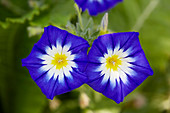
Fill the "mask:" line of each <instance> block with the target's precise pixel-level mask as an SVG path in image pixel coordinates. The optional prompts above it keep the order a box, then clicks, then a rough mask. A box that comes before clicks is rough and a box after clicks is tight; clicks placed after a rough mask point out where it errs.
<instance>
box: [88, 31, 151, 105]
mask: <svg viewBox="0 0 170 113" xmlns="http://www.w3.org/2000/svg"><path fill="white" fill-rule="evenodd" d="M138 36H139V33H137V32H126V33H113V34H106V35H102V36H100V37H98V39H96V40H95V41H94V42H93V44H92V47H91V50H90V51H89V54H88V58H89V63H88V65H87V69H86V73H87V76H88V85H89V86H91V87H92V88H93V89H94V90H96V91H98V92H100V93H102V94H104V95H105V96H106V97H108V98H110V99H113V100H114V101H115V102H116V103H120V102H122V101H123V99H124V97H125V96H127V95H128V94H129V93H130V92H132V91H133V90H134V89H135V88H136V87H137V86H139V85H140V84H141V83H142V82H143V81H144V80H145V79H146V78H147V77H148V76H149V75H153V71H152V69H151V67H150V65H149V63H148V61H147V59H146V57H145V54H144V52H143V50H142V48H141V45H140V42H139V38H138ZM117 46H120V48H119V50H120V49H122V50H123V52H125V51H127V50H128V56H126V57H125V58H128V57H131V58H134V59H135V61H133V62H129V63H130V64H131V67H129V68H130V69H131V70H132V71H131V73H130V74H129V73H126V72H124V73H125V75H126V76H127V83H124V82H123V80H121V78H119V81H118V80H117V79H115V81H112V82H115V83H114V84H115V87H114V88H113V86H112V84H110V83H111V81H110V78H109V79H108V80H107V82H106V83H104V84H103V83H102V80H103V78H104V76H105V75H101V72H99V71H96V69H97V68H98V67H100V66H101V64H102V63H101V61H100V60H99V57H103V56H104V54H105V53H107V49H111V50H113V51H114V49H115V48H116V47H117ZM112 76H114V75H112Z"/></svg>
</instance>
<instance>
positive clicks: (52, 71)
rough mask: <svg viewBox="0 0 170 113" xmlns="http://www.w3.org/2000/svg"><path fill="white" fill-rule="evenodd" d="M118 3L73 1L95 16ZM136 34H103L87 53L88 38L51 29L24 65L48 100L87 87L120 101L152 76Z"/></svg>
mask: <svg viewBox="0 0 170 113" xmlns="http://www.w3.org/2000/svg"><path fill="white" fill-rule="evenodd" d="M120 1H122V0H75V2H76V3H77V4H78V5H79V7H81V8H82V10H83V11H84V10H85V9H88V10H89V13H90V14H91V15H97V14H98V13H100V12H103V11H106V10H108V9H109V8H111V7H113V6H114V5H115V4H116V3H118V2H120ZM138 36H139V33H138V32H124V33H113V34H105V35H102V36H99V37H98V38H97V39H96V40H94V42H93V44H92V47H91V49H90V51H89V53H88V55H87V50H88V48H89V47H90V46H89V44H88V42H87V41H86V40H85V39H83V38H81V37H78V36H75V35H73V34H71V33H69V32H67V31H65V30H61V29H59V28H57V27H54V26H48V27H45V29H44V33H43V35H42V37H41V39H40V40H39V41H38V42H37V43H36V44H35V45H34V47H33V49H32V51H31V53H30V55H29V56H28V57H27V58H25V59H23V60H22V65H23V66H26V67H27V68H28V70H29V73H30V75H31V77H32V79H33V80H34V81H35V82H36V84H37V85H38V86H39V87H40V88H41V90H42V92H43V93H44V94H45V95H46V96H47V98H49V99H53V98H54V96H56V95H60V94H63V93H66V92H69V91H71V90H73V89H75V88H78V87H80V86H81V85H83V84H84V83H86V84H88V85H89V86H91V87H92V88H93V89H94V90H96V91H98V92H100V93H102V94H103V95H105V96H106V97H108V98H110V99H113V100H114V101H115V102H116V103H120V102H122V101H123V99H124V97H125V96H126V95H128V94H129V93H130V92H132V91H133V90H134V89H135V88H136V87H137V86H139V85H140V84H141V83H142V82H143V81H144V80H145V79H146V78H147V77H148V76H149V75H152V74H153V71H152V69H151V67H150V65H149V63H148V61H147V59H146V57H145V54H144V52H143V50H142V48H141V46H140V43H139V39H138Z"/></svg>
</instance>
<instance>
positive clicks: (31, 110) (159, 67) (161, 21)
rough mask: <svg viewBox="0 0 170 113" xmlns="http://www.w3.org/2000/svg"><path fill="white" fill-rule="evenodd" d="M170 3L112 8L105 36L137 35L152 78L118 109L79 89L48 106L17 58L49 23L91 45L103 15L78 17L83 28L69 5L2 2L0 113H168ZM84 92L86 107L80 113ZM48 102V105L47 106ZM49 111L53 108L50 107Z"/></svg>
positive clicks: (134, 0)
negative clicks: (86, 99)
mask: <svg viewBox="0 0 170 113" xmlns="http://www.w3.org/2000/svg"><path fill="white" fill-rule="evenodd" d="M169 4H170V1H168V0H124V2H122V3H120V4H119V5H117V6H116V7H115V8H113V9H111V10H110V11H109V12H108V14H109V24H108V29H109V32H113V31H114V32H127V31H138V32H140V41H141V45H142V47H143V49H144V51H145V55H146V57H147V58H148V60H149V62H150V64H151V67H152V68H153V70H154V75H153V76H152V77H149V78H148V79H147V80H146V81H145V82H144V83H143V84H142V85H140V86H139V87H138V88H137V89H136V90H135V91H134V92H132V93H131V94H130V95H128V96H127V97H126V98H125V101H124V102H123V103H121V104H119V105H117V104H116V103H115V102H113V101H112V100H110V99H108V98H106V97H104V96H103V95H101V94H99V93H97V92H95V91H93V90H92V89H91V88H90V87H89V86H87V85H83V86H82V87H80V88H78V89H76V90H75V91H72V92H70V93H66V94H63V95H60V96H56V100H55V101H54V102H53V101H50V100H47V99H46V97H45V96H44V95H43V94H42V92H41V90H40V89H39V88H38V86H37V85H36V84H35V83H34V81H33V80H32V79H31V77H30V75H29V72H28V70H27V69H26V68H24V67H22V66H21V65H22V64H21V59H22V58H25V57H26V56H27V55H28V54H29V53H30V51H31V49H32V47H33V45H34V43H36V42H37V41H38V39H39V38H40V37H41V34H42V32H43V30H42V29H43V27H45V26H48V25H50V24H52V25H55V26H58V27H62V28H63V29H67V30H68V31H69V32H71V33H73V34H76V35H78V36H82V37H83V38H85V39H86V40H88V41H89V43H90V44H92V42H93V40H94V39H96V38H97V36H98V35H99V30H100V29H99V25H100V23H101V20H102V17H103V15H104V14H99V15H98V16H96V17H90V16H89V15H88V12H87V11H86V12H83V13H82V23H80V22H79V23H77V21H78V20H79V19H78V17H79V16H78V14H77V13H76V10H75V8H74V1H73V0H37V1H36V0H0V113H113V112H114V113H166V112H168V107H169V106H168V107H167V105H168V99H170V98H169V97H168V96H169V93H168V92H169V87H170V84H169V81H170V71H169V69H170V50H169V48H170V32H169V30H170V21H169V20H170V15H169V14H170V7H169ZM82 92H84V93H85V94H87V96H88V97H89V99H90V103H89V106H88V107H87V108H85V109H82V108H80V105H79V96H80V94H81V93H82ZM50 103H52V104H50ZM53 106H54V107H55V108H53Z"/></svg>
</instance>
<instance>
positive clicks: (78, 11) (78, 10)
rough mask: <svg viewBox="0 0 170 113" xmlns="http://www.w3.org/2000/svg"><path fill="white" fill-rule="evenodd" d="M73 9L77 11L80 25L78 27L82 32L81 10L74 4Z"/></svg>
mask: <svg viewBox="0 0 170 113" xmlns="http://www.w3.org/2000/svg"><path fill="white" fill-rule="evenodd" d="M75 8H76V11H77V16H78V22H79V24H80V27H81V29H82V30H84V27H83V21H82V17H81V9H80V8H79V7H78V6H77V4H75Z"/></svg>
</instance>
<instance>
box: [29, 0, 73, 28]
mask: <svg viewBox="0 0 170 113" xmlns="http://www.w3.org/2000/svg"><path fill="white" fill-rule="evenodd" d="M73 3H74V2H73V1H72V0H56V1H55V2H54V3H52V4H50V6H49V8H48V9H47V10H45V11H43V12H41V15H40V16H37V17H36V18H35V19H34V20H33V21H32V22H30V23H31V25H32V26H41V27H44V26H48V25H50V24H52V25H55V26H59V25H63V26H65V25H66V24H67V22H68V21H69V20H70V19H71V17H72V15H73V14H75V13H74V12H75V10H74V5H73Z"/></svg>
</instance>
